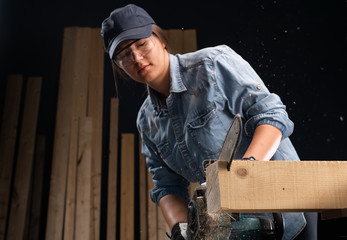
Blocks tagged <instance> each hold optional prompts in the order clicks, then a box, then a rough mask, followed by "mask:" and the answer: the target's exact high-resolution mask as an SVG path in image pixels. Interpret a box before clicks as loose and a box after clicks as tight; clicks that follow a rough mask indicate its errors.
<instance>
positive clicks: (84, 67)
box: [46, 27, 104, 240]
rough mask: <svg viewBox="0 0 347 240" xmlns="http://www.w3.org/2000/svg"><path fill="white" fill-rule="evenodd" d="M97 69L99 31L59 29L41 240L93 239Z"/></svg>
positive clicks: (97, 189)
mask: <svg viewBox="0 0 347 240" xmlns="http://www.w3.org/2000/svg"><path fill="white" fill-rule="evenodd" d="M103 69H104V49H103V44H102V39H101V37H100V29H98V28H95V29H94V28H80V27H68V28H65V29H64V39H63V52H62V59H61V70H60V79H59V89H58V102H57V113H56V125H55V135H54V146H53V154H52V170H51V179H50V191H49V202H48V212H47V226H46V239H52V240H54V239H59V240H61V239H84V240H86V239H99V236H100V201H101V164H102V163H101V159H102V111H103Z"/></svg>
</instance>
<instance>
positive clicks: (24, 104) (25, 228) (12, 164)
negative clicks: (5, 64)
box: [0, 75, 45, 240]
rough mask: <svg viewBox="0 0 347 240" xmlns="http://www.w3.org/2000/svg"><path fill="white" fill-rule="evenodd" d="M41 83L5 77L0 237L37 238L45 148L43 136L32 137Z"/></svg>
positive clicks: (36, 79) (37, 79) (0, 134)
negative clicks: (6, 78)
mask: <svg viewBox="0 0 347 240" xmlns="http://www.w3.org/2000/svg"><path fill="white" fill-rule="evenodd" d="M41 82H42V78H41V77H30V78H28V79H27V81H24V78H23V76H22V75H10V76H9V77H8V81H7V86H6V94H5V95H6V96H5V100H4V108H3V115H2V124H1V132H0V240H3V239H9V240H10V239H24V236H26V237H27V238H28V239H38V234H39V226H40V224H39V222H40V213H41V198H40V197H37V196H41V194H40V193H39V192H40V191H41V190H42V176H43V165H44V157H43V156H44V147H45V146H44V144H45V138H44V137H43V136H37V137H36V128H37V118H38V111H39V102H40V95H41ZM22 93H23V94H22ZM22 95H23V96H22ZM35 143H36V149H35ZM35 152H36V154H34V153H35ZM34 163H35V164H34ZM33 173H35V174H33Z"/></svg>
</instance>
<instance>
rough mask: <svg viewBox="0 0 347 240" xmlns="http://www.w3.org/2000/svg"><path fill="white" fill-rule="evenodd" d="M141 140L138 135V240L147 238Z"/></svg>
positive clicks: (143, 163) (145, 195)
mask: <svg viewBox="0 0 347 240" xmlns="http://www.w3.org/2000/svg"><path fill="white" fill-rule="evenodd" d="M141 149H142V140H141V136H139V172H140V177H139V178H140V179H139V191H140V240H147V229H148V225H147V200H148V196H147V195H148V190H147V189H148V188H147V172H148V170H147V166H146V156H145V155H144V154H142V153H141Z"/></svg>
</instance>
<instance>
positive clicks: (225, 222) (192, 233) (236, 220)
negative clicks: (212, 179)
mask: <svg viewBox="0 0 347 240" xmlns="http://www.w3.org/2000/svg"><path fill="white" fill-rule="evenodd" d="M241 134H242V119H241V116H240V115H239V114H237V115H236V116H235V117H234V119H233V121H232V123H231V126H230V128H229V131H228V133H227V136H226V138H225V140H224V143H223V146H222V149H221V152H220V154H219V157H218V159H217V160H224V161H225V160H226V161H227V162H228V164H227V168H228V171H229V170H230V165H231V162H232V160H233V158H234V155H235V152H236V150H237V147H238V145H239V143H240V140H241ZM213 162H214V161H212V160H209V161H204V162H203V168H204V169H206V168H207V166H208V165H210V164H212V163H213ZM205 192H206V184H202V185H201V186H200V187H198V188H196V189H195V192H194V195H193V197H192V200H191V201H190V203H189V205H188V229H187V236H188V239H189V240H201V239H204V240H229V239H237V240H238V239H247V240H249V239H281V238H282V236H283V220H282V215H281V213H259V214H256V213H254V214H251V213H218V214H208V213H207V205H206V198H205ZM235 194H237V193H235Z"/></svg>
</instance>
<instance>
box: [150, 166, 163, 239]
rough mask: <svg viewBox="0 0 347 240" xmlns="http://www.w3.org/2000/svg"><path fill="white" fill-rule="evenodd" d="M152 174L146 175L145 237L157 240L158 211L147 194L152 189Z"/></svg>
mask: <svg viewBox="0 0 347 240" xmlns="http://www.w3.org/2000/svg"><path fill="white" fill-rule="evenodd" d="M152 176H153V175H152V174H151V173H148V174H147V186H148V194H147V196H148V201H147V204H148V206H147V223H148V229H147V236H148V240H157V239H158V231H157V227H158V211H160V209H159V207H158V205H157V204H155V203H154V202H153V201H152V199H151V197H150V194H149V192H150V191H151V189H153V188H154V183H153V180H152Z"/></svg>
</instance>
